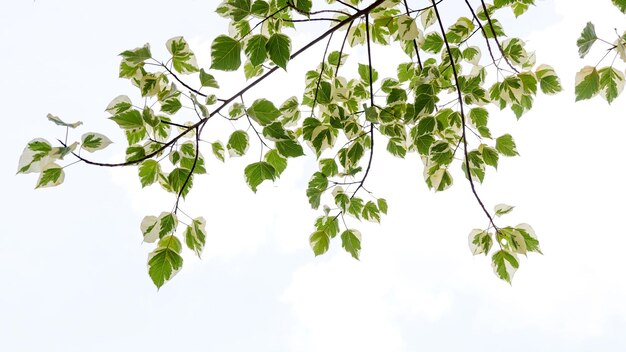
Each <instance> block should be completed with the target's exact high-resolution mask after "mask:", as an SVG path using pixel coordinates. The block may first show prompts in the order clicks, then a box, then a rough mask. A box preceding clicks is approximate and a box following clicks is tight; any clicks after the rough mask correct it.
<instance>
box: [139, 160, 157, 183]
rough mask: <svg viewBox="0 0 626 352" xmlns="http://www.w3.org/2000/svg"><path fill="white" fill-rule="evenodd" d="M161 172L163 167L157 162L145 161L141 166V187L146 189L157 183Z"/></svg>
mask: <svg viewBox="0 0 626 352" xmlns="http://www.w3.org/2000/svg"><path fill="white" fill-rule="evenodd" d="M160 172H161V166H160V165H159V163H158V162H157V161H156V160H152V159H150V160H144V161H143V162H142V163H141V164H140V165H139V179H140V181H141V187H146V186H148V185H151V184H153V183H155V182H156V181H157V180H158V178H159V173H160Z"/></svg>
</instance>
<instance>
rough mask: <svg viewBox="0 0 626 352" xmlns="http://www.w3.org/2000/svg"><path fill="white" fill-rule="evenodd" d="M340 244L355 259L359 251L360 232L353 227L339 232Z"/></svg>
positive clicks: (357, 257)
mask: <svg viewBox="0 0 626 352" xmlns="http://www.w3.org/2000/svg"><path fill="white" fill-rule="evenodd" d="M341 246H342V247H343V248H344V249H345V250H346V252H348V253H350V254H351V255H352V257H353V258H354V259H356V260H358V259H359V254H360V253H361V233H360V232H359V231H357V230H354V229H348V230H345V231H344V232H342V233H341Z"/></svg>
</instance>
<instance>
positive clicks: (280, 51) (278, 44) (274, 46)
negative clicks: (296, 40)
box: [266, 33, 291, 71]
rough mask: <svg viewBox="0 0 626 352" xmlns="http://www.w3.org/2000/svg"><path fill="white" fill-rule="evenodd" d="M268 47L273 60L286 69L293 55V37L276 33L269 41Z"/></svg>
mask: <svg viewBox="0 0 626 352" xmlns="http://www.w3.org/2000/svg"><path fill="white" fill-rule="evenodd" d="M266 48H267V52H268V53H269V56H270V59H271V60H272V62H273V63H275V64H276V65H277V66H279V67H281V68H282V69H283V70H285V71H286V70H287V63H288V62H289V56H290V55H291V39H289V37H288V36H286V35H284V34H280V33H274V34H272V35H271V36H270V39H269V40H268V41H267V45H266Z"/></svg>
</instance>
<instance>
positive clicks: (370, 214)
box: [361, 201, 380, 223]
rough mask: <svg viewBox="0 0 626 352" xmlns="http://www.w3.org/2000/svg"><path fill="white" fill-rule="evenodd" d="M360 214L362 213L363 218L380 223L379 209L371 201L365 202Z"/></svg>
mask: <svg viewBox="0 0 626 352" xmlns="http://www.w3.org/2000/svg"><path fill="white" fill-rule="evenodd" d="M361 215H363V219H365V220H369V221H372V222H378V223H380V210H378V207H377V206H376V204H375V203H374V202H372V201H369V202H367V203H365V206H364V207H363V211H362V212H361Z"/></svg>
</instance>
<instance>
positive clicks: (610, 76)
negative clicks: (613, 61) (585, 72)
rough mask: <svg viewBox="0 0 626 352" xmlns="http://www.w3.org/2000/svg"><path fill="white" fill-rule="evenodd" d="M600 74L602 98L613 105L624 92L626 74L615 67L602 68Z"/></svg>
mask: <svg viewBox="0 0 626 352" xmlns="http://www.w3.org/2000/svg"><path fill="white" fill-rule="evenodd" d="M598 73H599V74H600V89H601V93H602V97H603V98H604V99H606V101H607V102H608V103H609V104H611V103H612V102H613V100H615V98H617V96H618V95H619V94H620V93H621V92H622V90H624V74H623V73H622V72H621V71H618V70H616V69H615V68H613V67H604V68H601V69H600V70H599V71H598Z"/></svg>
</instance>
